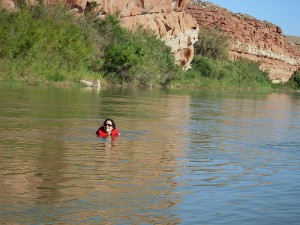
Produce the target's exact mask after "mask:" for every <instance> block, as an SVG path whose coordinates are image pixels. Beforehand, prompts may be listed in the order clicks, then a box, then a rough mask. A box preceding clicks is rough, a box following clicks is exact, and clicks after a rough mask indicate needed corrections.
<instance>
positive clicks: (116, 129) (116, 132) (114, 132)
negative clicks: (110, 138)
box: [112, 128, 121, 135]
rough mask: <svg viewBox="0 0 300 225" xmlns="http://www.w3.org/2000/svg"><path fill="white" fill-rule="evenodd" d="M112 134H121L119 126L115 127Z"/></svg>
mask: <svg viewBox="0 0 300 225" xmlns="http://www.w3.org/2000/svg"><path fill="white" fill-rule="evenodd" d="M112 134H113V135H121V133H120V132H119V130H118V128H115V129H113V131H112Z"/></svg>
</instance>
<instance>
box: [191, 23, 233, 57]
mask: <svg viewBox="0 0 300 225" xmlns="http://www.w3.org/2000/svg"><path fill="white" fill-rule="evenodd" d="M229 46H230V42H229V37H228V35H227V34H226V33H224V32H221V31H217V30H213V29H204V28H201V29H200V31H199V34H198V41H197V42H196V43H195V45H194V47H195V54H196V55H201V56H206V57H208V58H213V59H227V58H228V52H229Z"/></svg>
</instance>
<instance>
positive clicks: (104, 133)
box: [96, 126, 120, 137]
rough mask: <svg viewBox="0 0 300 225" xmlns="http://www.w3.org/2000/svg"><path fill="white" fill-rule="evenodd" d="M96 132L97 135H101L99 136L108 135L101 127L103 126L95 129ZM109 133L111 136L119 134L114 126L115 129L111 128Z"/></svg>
mask: <svg viewBox="0 0 300 225" xmlns="http://www.w3.org/2000/svg"><path fill="white" fill-rule="evenodd" d="M96 134H97V135H99V136H101V137H107V136H108V133H107V132H106V131H105V130H104V129H103V126H102V127H100V128H99V129H98V130H97V132H96ZM110 135H111V136H115V135H120V134H119V131H118V129H117V128H115V129H113V130H112V131H111V134H110Z"/></svg>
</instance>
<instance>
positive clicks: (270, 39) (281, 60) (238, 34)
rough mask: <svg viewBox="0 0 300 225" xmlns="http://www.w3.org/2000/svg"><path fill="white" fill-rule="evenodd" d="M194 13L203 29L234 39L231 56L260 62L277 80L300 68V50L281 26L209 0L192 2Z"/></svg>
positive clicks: (191, 8) (284, 79) (188, 8)
mask: <svg viewBox="0 0 300 225" xmlns="http://www.w3.org/2000/svg"><path fill="white" fill-rule="evenodd" d="M186 12H188V13H190V14H191V15H192V16H193V17H194V18H195V19H196V20H197V23H198V25H199V26H200V27H201V28H208V29H219V30H221V31H224V32H226V33H227V34H228V35H229V37H230V38H231V51H230V57H231V58H232V59H233V60H234V59H237V58H238V57H244V58H247V59H250V60H254V61H260V62H261V63H262V64H261V67H262V69H267V70H268V71H269V73H270V78H271V80H272V81H273V82H274V83H280V82H286V81H288V79H289V78H290V77H291V76H292V74H293V73H294V71H297V70H299V68H300V57H299V56H300V52H299V51H298V50H297V49H296V48H294V47H293V46H291V45H289V44H287V43H286V38H285V36H284V35H283V33H282V30H281V28H280V27H278V26H276V25H274V24H271V23H269V22H263V21H260V20H257V19H255V18H253V17H251V16H249V15H242V14H234V13H231V12H230V11H228V10H227V9H224V8H221V7H219V6H217V5H214V4H212V3H209V2H201V3H195V4H191V5H189V6H188V7H187V9H186Z"/></svg>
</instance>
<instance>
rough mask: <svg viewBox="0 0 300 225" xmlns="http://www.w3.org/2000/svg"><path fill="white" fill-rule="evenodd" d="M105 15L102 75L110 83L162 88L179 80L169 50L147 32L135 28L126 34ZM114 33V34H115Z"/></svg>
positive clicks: (177, 69) (114, 21) (176, 67)
mask: <svg viewBox="0 0 300 225" xmlns="http://www.w3.org/2000/svg"><path fill="white" fill-rule="evenodd" d="M111 17H112V16H108V18H107V20H108V22H110V27H111V29H112V30H114V32H113V34H115V35H110V36H109V37H110V40H111V42H110V44H108V45H107V47H106V48H105V51H104V52H105V53H104V56H103V57H104V64H103V71H104V74H105V75H104V76H105V77H107V78H108V79H110V80H111V81H112V82H116V83H120V84H134V85H143V86H144V85H146V86H147V85H153V84H162V85H165V84H167V83H169V82H170V81H171V80H174V79H177V78H179V76H180V74H181V70H180V68H179V66H177V65H175V63H174V62H175V59H174V56H173V55H172V54H171V49H170V48H169V47H167V46H166V45H165V43H164V42H163V41H161V40H159V39H158V38H157V37H155V36H154V35H153V34H152V33H151V32H150V31H147V30H145V29H143V28H142V27H140V28H138V29H137V30H136V31H135V32H130V31H128V30H126V29H125V28H121V26H120V25H119V23H116V20H113V19H112V18H111ZM116 34H117V35H116Z"/></svg>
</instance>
